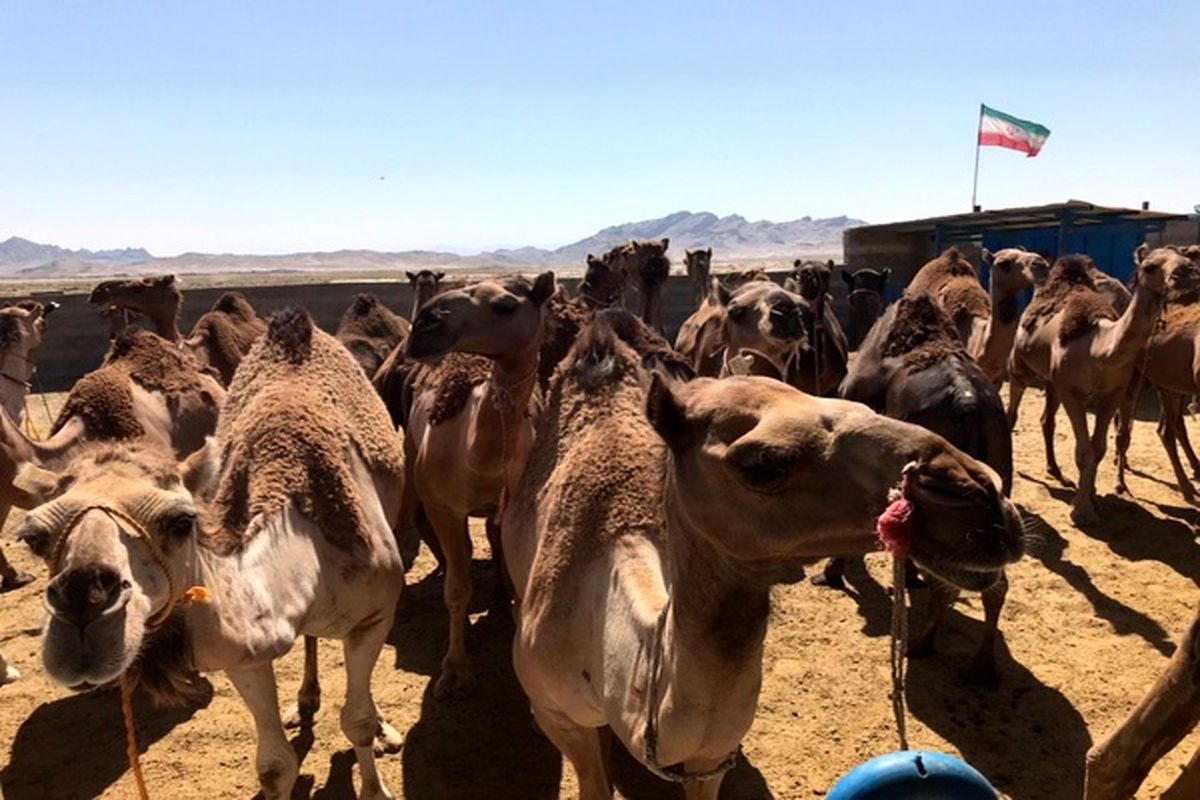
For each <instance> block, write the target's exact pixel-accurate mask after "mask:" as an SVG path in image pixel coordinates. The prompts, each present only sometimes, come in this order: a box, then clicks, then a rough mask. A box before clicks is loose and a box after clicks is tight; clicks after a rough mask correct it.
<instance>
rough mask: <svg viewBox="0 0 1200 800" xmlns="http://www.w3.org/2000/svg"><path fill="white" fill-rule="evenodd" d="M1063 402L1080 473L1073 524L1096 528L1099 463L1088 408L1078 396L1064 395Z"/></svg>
mask: <svg viewBox="0 0 1200 800" xmlns="http://www.w3.org/2000/svg"><path fill="white" fill-rule="evenodd" d="M1060 399H1061V400H1062V404H1063V409H1065V410H1066V412H1067V418H1068V419H1070V420H1071V428H1072V430H1073V432H1074V434H1075V466H1076V468H1078V470H1079V488H1078V489H1077V490H1076V492H1075V500H1074V501H1073V502H1072V503H1071V522H1073V523H1075V524H1076V525H1079V526H1084V525H1095V524H1096V523H1098V522H1099V521H1100V517H1099V516H1098V515H1097V514H1096V506H1095V494H1096V459H1095V457H1094V455H1093V453H1092V441H1091V437H1090V435H1089V432H1088V424H1087V408H1086V406H1085V405H1084V401H1083V399H1082V398H1080V397H1077V396H1075V395H1074V394H1071V393H1063V395H1062V396H1061V398H1060Z"/></svg>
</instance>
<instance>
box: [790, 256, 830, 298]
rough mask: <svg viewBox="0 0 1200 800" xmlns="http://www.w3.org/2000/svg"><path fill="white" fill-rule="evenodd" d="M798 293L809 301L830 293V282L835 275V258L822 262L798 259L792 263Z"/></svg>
mask: <svg viewBox="0 0 1200 800" xmlns="http://www.w3.org/2000/svg"><path fill="white" fill-rule="evenodd" d="M792 275H793V276H795V279H796V286H797V292H798V294H799V295H800V296H801V297H803V298H804V299H805V300H808V301H809V302H813V301H815V300H816V299H817V298H819V297H824V296H825V295H827V294H829V282H830V279H831V278H832V277H833V259H830V260H829V261H828V262H826V263H824V264H822V263H821V262H819V261H804V260H802V259H796V260H795V261H794V262H793V263H792Z"/></svg>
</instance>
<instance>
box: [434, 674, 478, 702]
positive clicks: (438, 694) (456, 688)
mask: <svg viewBox="0 0 1200 800" xmlns="http://www.w3.org/2000/svg"><path fill="white" fill-rule="evenodd" d="M473 691H475V676H473V675H472V674H471V673H469V672H467V671H466V670H462V671H459V670H443V672H442V674H441V676H440V677H439V678H438V679H437V683H435V684H434V685H433V696H434V697H435V698H436V699H438V700H461V699H463V698H464V697H467V696H468V695H470V694H471V692H473Z"/></svg>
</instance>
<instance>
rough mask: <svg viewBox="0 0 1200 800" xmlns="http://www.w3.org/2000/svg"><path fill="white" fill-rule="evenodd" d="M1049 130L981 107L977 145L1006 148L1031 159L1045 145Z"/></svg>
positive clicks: (992, 109) (1034, 123)
mask: <svg viewBox="0 0 1200 800" xmlns="http://www.w3.org/2000/svg"><path fill="white" fill-rule="evenodd" d="M1049 135H1050V129H1049V128H1047V127H1046V126H1045V125H1039V124H1037V123H1036V122H1030V121H1029V120H1026V119H1018V118H1017V117H1014V116H1010V115H1008V114H1005V113H1004V112H1002V111H997V110H996V109H994V108H988V107H987V106H982V107H981V110H980V113H979V144H980V145H984V146H992V147H1007V148H1008V149H1009V150H1016V151H1018V152H1021V153H1024V154H1025V155H1026V156H1027V157H1029V158H1033V157H1034V156H1036V155H1037V154H1038V153H1039V152H1041V149H1042V146H1043V145H1044V144H1046V138H1047V137H1048V136H1049Z"/></svg>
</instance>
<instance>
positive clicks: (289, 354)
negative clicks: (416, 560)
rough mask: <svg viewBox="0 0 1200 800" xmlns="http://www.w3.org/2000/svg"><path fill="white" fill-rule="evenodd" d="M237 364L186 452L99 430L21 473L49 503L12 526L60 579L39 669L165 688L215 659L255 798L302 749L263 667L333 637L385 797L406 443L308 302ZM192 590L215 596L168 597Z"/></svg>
mask: <svg viewBox="0 0 1200 800" xmlns="http://www.w3.org/2000/svg"><path fill="white" fill-rule="evenodd" d="M246 366H247V368H246V369H243V370H240V371H239V372H238V374H237V377H236V378H235V380H234V382H233V386H232V387H231V388H230V394H229V401H228V403H227V404H226V407H225V411H224V413H223V414H222V417H221V424H220V426H219V428H218V430H217V434H216V436H215V437H213V438H212V439H211V440H210V441H209V443H208V444H207V445H206V447H205V448H204V450H202V451H200V452H198V453H197V454H196V455H195V456H193V457H192V458H190V459H188V460H187V462H186V463H185V464H183V465H179V464H177V463H176V461H175V460H174V459H172V458H171V457H170V455H169V453H168V452H166V451H164V450H162V449H156V448H153V447H152V446H150V445H149V444H148V443H147V444H145V445H142V444H124V445H112V444H102V445H97V446H94V447H93V448H91V449H89V450H86V451H84V452H83V453H80V454H77V455H76V456H75V458H73V459H72V461H71V463H70V465H69V466H68V467H67V468H66V469H65V470H64V471H63V472H62V473H59V474H55V473H47V472H46V471H45V470H40V469H37V468H36V467H32V466H25V467H23V468H22V470H21V472H20V473H18V476H17V482H18V483H19V484H20V485H22V486H27V487H30V490H31V491H35V492H36V493H37V494H38V497H39V499H40V500H41V501H42V504H41V505H39V506H38V507H37V508H34V509H33V510H32V511H31V512H30V514H29V515H28V517H27V518H26V520H25V522H24V523H23V524H22V526H21V529H20V531H19V534H20V536H21V537H22V538H23V539H24V540H25V541H27V542H28V543H29V544H30V546H31V547H32V548H33V549H34V550H35V552H37V553H39V554H40V555H41V556H43V557H44V558H46V559H47V560H48V562H49V565H50V570H51V574H52V575H53V579H52V580H51V582H50V584H49V586H48V588H47V591H46V608H47V611H48V615H47V620H46V627H45V637H44V641H43V648H42V652H43V659H44V662H45V665H46V670H47V672H48V673H49V674H50V676H51V677H52V678H53V679H54V680H56V681H57V682H59V683H61V684H63V685H64V686H68V687H71V688H74V689H86V688H90V687H93V686H98V685H102V684H105V683H108V682H110V681H113V680H115V679H116V678H117V677H118V676H121V675H123V674H125V673H126V672H129V673H130V674H131V676H132V677H133V679H134V680H135V681H137V682H138V683H140V684H141V685H142V686H144V687H145V688H146V689H148V690H149V691H150V692H151V694H152V695H153V696H155V697H156V699H158V700H160V701H168V702H169V701H173V700H179V699H184V698H186V697H187V696H188V695H189V693H191V692H193V691H194V689H195V685H196V683H195V673H196V672H197V671H200V672H208V671H213V670H224V671H226V672H227V674H228V675H229V678H230V680H231V682H232V683H233V685H234V687H235V688H236V689H237V690H238V692H239V694H241V696H242V698H243V700H244V701H245V702H246V705H247V706H249V708H250V712H251V714H252V715H253V717H254V723H255V729H256V732H257V738H258V748H257V755H256V759H255V764H256V768H257V771H258V777H259V783H260V786H261V788H262V792H263V795H264V796H265V797H267V798H286V797H290V796H291V792H292V787H293V786H294V784H295V781H296V776H297V773H298V762H297V757H296V754H295V751H294V750H293V749H292V746H291V744H290V743H289V742H288V740H287V738H286V736H285V735H284V730H283V726H282V724H281V723H280V716H279V706H278V699H277V696H276V688H275V672H274V668H273V663H272V662H273V661H274V660H275V659H276V658H278V657H280V656H282V655H283V654H284V653H286V652H287V651H288V650H289V649H290V648H291V647H292V645H293V644H294V642H295V640H296V638H297V637H298V636H299V635H300V634H309V635H314V636H323V637H328V638H335V639H340V640H342V641H343V642H344V647H345V662H346V671H347V681H346V683H347V690H346V703H345V705H344V706H343V708H342V713H341V723H342V730H343V732H344V733H345V734H346V736H347V738H348V739H349V740H350V742H351V744H352V745H353V747H354V752H355V755H356V756H357V759H358V763H359V767H360V770H361V776H362V792H361V794H360V796H361V797H368V798H386V797H391V794H390V793H389V792H388V790H387V788H386V787H385V785H384V782H383V779H382V778H381V776H380V775H379V772H378V770H377V768H376V764H375V756H374V754H373V752H372V743H373V740H374V735H375V731H376V727H377V721H378V716H377V712H376V708H375V703H374V700H373V699H372V696H371V671H372V668H373V667H374V665H375V662H376V660H377V658H378V656H379V652H380V649H381V648H382V646H383V643H384V640H385V639H386V638H387V634H388V631H389V630H390V628H391V625H392V617H393V613H394V609H395V606H396V601H397V599H398V597H399V594H400V590H401V587H402V586H403V573H402V569H401V565H400V557H399V554H398V552H397V550H396V542H395V537H394V536H393V534H392V526H393V524H394V523H395V522H396V519H397V515H398V512H399V506H400V493H401V484H402V482H403V463H402V462H403V455H402V454H401V452H400V443H399V440H398V438H397V437H396V435H395V433H394V432H393V431H392V429H391V426H390V425H389V424H388V420H387V412H386V411H385V410H384V408H383V406H382V404H381V403H380V402H379V399H378V398H377V397H376V396H375V393H374V392H372V391H371V389H370V386H369V385H368V383H367V381H366V378H365V377H364V376H363V374H362V370H361V369H359V368H358V365H357V364H356V363H355V362H354V360H353V359H352V358H351V357H350V355H349V354H348V353H347V352H346V350H345V349H344V348H343V347H342V346H341V345H339V344H338V343H337V342H336V341H335V340H334V339H333V338H332V337H330V336H328V335H326V334H324V333H322V332H320V331H319V330H315V329H314V327H313V324H312V320H311V319H309V317H308V315H307V314H305V313H304V312H299V311H285V312H283V313H281V314H278V315H276V316H275V317H274V318H272V320H271V323H270V327H269V329H268V331H267V333H266V335H265V336H264V337H263V339H261V340H260V341H259V342H258V343H257V344H256V345H255V347H254V349H253V350H252V351H251V353H250V354H249V355H248V356H247V358H246ZM195 585H199V586H204V587H207V588H208V589H209V590H210V593H211V601H210V602H209V603H204V604H193V605H190V606H187V607H186V608H184V607H181V606H179V605H177V601H178V600H179V598H180V595H182V594H183V592H184V590H186V589H187V588H188V587H190V586H195ZM161 617H166V618H167V621H166V622H165V624H161V625H160V624H159V623H160V622H162V620H161V619H160V618H161Z"/></svg>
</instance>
